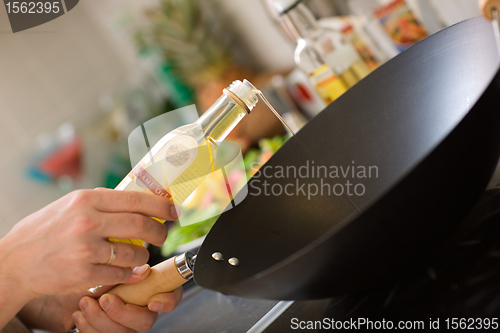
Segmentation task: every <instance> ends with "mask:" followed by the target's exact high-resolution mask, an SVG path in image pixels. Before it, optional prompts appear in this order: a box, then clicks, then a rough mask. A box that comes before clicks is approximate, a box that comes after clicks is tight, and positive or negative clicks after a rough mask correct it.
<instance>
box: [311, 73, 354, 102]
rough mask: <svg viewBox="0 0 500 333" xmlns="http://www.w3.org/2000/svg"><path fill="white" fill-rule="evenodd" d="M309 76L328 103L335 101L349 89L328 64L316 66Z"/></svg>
mask: <svg viewBox="0 0 500 333" xmlns="http://www.w3.org/2000/svg"><path fill="white" fill-rule="evenodd" d="M309 77H310V78H311V80H312V81H313V83H314V85H315V86H316V89H317V90H318V93H319V94H320V96H321V97H322V98H323V100H324V101H325V102H326V103H327V104H328V103H331V102H333V101H334V100H336V99H337V98H339V97H340V96H341V95H342V94H343V93H345V92H346V91H347V88H346V86H345V85H344V83H343V82H342V81H341V80H339V78H338V77H337V76H336V75H335V73H334V72H333V70H332V69H331V68H330V67H328V65H326V64H325V65H322V66H320V67H318V68H316V70H315V71H314V72H312V73H311V74H310V75H309Z"/></svg>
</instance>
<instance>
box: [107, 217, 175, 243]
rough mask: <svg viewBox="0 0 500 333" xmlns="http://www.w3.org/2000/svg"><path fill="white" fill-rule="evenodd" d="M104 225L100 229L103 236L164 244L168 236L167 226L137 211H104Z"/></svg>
mask: <svg viewBox="0 0 500 333" xmlns="http://www.w3.org/2000/svg"><path fill="white" fill-rule="evenodd" d="M101 215H102V219H104V223H103V226H102V228H101V230H100V231H99V233H100V235H102V236H103V237H113V238H120V239H130V238H132V239H137V238H138V239H143V240H145V241H146V242H148V243H150V244H153V245H156V246H162V245H163V243H165V239H166V238H167V234H168V231H167V227H166V226H165V225H164V224H163V223H160V222H158V221H156V220H154V219H152V218H150V217H147V216H145V215H141V214H136V213H112V214H110V213H104V214H101Z"/></svg>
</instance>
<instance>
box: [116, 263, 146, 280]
mask: <svg viewBox="0 0 500 333" xmlns="http://www.w3.org/2000/svg"><path fill="white" fill-rule="evenodd" d="M150 273H151V267H150V266H149V265H148V264H145V265H142V266H137V267H134V269H133V270H132V276H131V277H130V279H128V280H127V281H125V282H123V284H132V283H137V282H139V281H142V280H144V279H145V278H147V277H148V276H149V274H150Z"/></svg>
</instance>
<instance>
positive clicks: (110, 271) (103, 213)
mask: <svg viewBox="0 0 500 333" xmlns="http://www.w3.org/2000/svg"><path fill="white" fill-rule="evenodd" d="M149 216H155V217H157V218H160V219H163V220H176V219H177V214H176V212H175V208H174V204H173V203H172V202H171V201H170V200H168V199H166V198H162V197H159V196H155V195H153V194H148V193H142V192H135V191H111V190H108V191H104V190H79V191H75V192H72V193H70V194H68V195H66V196H64V197H62V198H61V199H59V200H57V201H55V202H53V203H52V204H50V205H48V206H46V207H44V208H43V209H41V210H39V211H38V212H35V213H34V214H32V215H30V216H28V217H26V218H25V219H24V220H22V221H21V222H19V223H18V224H17V225H16V226H15V227H14V228H13V229H12V230H11V231H10V232H9V233H8V234H7V235H6V236H5V237H4V238H2V239H1V240H0V249H1V251H0V262H2V265H1V266H0V277H1V279H0V283H2V281H17V286H18V287H19V288H22V290H23V292H24V293H25V294H26V293H28V294H29V295H30V297H31V298H35V297H37V296H39V295H58V294H59V295H60V294H71V293H80V292H82V291H84V290H87V289H88V288H89V287H92V286H96V285H116V284H119V283H122V282H124V281H127V280H128V279H129V278H130V277H131V275H132V269H131V267H135V266H141V265H143V264H145V263H146V262H147V260H148V258H149V254H148V251H147V250H146V249H145V248H144V247H142V246H136V245H131V244H124V243H113V244H115V247H116V258H115V260H114V261H113V264H112V265H106V263H107V262H108V260H109V259H110V254H111V243H110V242H108V241H107V239H108V238H109V237H115V238H140V239H143V240H145V241H147V242H149V243H151V244H154V245H157V246H161V245H163V243H164V241H165V239H166V237H167V229H166V227H165V226H164V225H163V224H161V223H159V222H157V221H155V220H153V219H152V218H150V217H149ZM19 263H22V264H19Z"/></svg>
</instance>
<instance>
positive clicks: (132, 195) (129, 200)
mask: <svg viewBox="0 0 500 333" xmlns="http://www.w3.org/2000/svg"><path fill="white" fill-rule="evenodd" d="M123 193H124V195H125V202H126V205H127V207H129V208H130V209H131V210H132V211H136V210H137V209H138V208H139V205H140V202H141V197H140V194H139V192H136V191H123Z"/></svg>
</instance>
